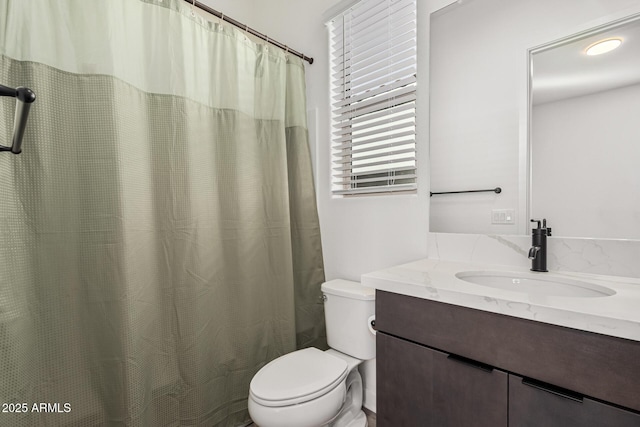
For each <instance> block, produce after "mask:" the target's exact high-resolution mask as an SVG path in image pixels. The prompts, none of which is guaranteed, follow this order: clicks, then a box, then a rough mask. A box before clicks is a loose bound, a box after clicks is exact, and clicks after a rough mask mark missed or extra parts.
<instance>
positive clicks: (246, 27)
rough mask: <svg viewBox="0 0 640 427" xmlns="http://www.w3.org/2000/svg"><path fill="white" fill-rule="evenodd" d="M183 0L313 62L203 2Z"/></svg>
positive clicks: (302, 54) (310, 60)
mask: <svg viewBox="0 0 640 427" xmlns="http://www.w3.org/2000/svg"><path fill="white" fill-rule="evenodd" d="M184 1H186V2H187V3H189V4H191V5H193V6H195V7H197V8H198V9H202V10H204V11H205V12H207V13H210V14H211V15H214V16H216V17H218V18H220V19H222V20H223V21H227V22H228V23H230V24H231V25H235V26H236V27H238V28H241V29H242V30H244V31H246V32H248V33H250V34H253V35H254V36H256V37H258V38H260V39H262V40H265V41H266V42H267V43H271V44H272V45H274V46H278V47H279V48H280V49H284V50H286V51H287V52H289V53H290V54H292V55H295V56H297V57H298V58H302V59H304V60H305V61H307V62H308V63H309V64H313V58H311V57H309V56H306V55H305V54H304V53H300V52H298V51H295V50H293V49H291V48H289V46H287V45H284V44H282V43H280V42H278V41H275V40H272V39H270V38H269V37H267V36H266V35H265V34H262V33H259V32H258V31H256V30H254V29H253V28H251V27H249V26H248V25H245V24H243V23H241V22H238V21H236V20H235V19H233V18H229V17H228V16H227V15H225V14H223V13H222V12H218V11H217V10H215V9H212V8H210V7H209V6H207V5H205V4H202V3H200V2H199V1H194V0H184Z"/></svg>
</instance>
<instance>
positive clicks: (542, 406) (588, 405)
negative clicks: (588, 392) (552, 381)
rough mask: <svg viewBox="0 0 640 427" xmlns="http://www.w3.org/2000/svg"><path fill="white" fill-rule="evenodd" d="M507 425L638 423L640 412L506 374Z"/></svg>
mask: <svg viewBox="0 0 640 427" xmlns="http://www.w3.org/2000/svg"><path fill="white" fill-rule="evenodd" d="M509 425H511V426H518V427H574V426H575V427H581V426H585V427H587V426H589V427H591V426H593V427H600V426H602V427H609V426H611V427H613V426H615V427H640V415H638V414H636V413H633V412H630V411H626V410H624V409H620V408H617V407H614V406H611V405H607V404H605V403H602V402H598V401H595V400H592V399H589V398H587V397H583V396H581V395H579V394H577V393H573V392H571V391H568V390H563V389H559V388H557V387H554V386H552V385H549V384H544V383H540V382H537V381H533V380H529V379H523V378H522V377H519V376H517V375H509Z"/></svg>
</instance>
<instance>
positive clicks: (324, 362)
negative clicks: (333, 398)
mask: <svg viewBox="0 0 640 427" xmlns="http://www.w3.org/2000/svg"><path fill="white" fill-rule="evenodd" d="M348 373H349V367H348V364H347V362H346V361H344V360H342V359H340V358H338V357H335V356H332V355H331V354H327V353H326V352H324V351H321V350H318V349H317V348H313V347H311V348H305V349H303V350H298V351H294V352H293V353H289V354H286V355H284V356H281V357H279V358H277V359H275V360H273V361H271V362H270V363H268V364H267V365H266V366H264V367H263V368H262V369H260V371H258V373H257V374H256V375H255V376H254V377H253V379H252V380H251V385H250V386H249V394H250V395H251V398H252V399H253V400H254V401H255V402H256V403H259V404H260V405H263V406H269V407H282V406H289V405H296V404H300V403H304V402H308V401H310V400H313V399H316V398H317V397H319V396H322V395H324V394H327V393H329V392H330V391H331V390H333V389H334V388H335V387H337V386H338V385H340V384H341V383H342V382H343V381H344V379H345V378H346V376H347V374H348Z"/></svg>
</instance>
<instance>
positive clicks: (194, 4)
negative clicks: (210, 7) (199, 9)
mask: <svg viewBox="0 0 640 427" xmlns="http://www.w3.org/2000/svg"><path fill="white" fill-rule="evenodd" d="M195 7H196V0H193V3H192V4H191V16H193V17H194V18H195V16H196V9H195Z"/></svg>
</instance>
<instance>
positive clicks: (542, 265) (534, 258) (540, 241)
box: [529, 218, 551, 272]
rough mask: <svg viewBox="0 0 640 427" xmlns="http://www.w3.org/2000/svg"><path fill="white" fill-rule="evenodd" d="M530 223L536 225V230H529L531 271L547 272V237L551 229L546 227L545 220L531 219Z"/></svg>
mask: <svg viewBox="0 0 640 427" xmlns="http://www.w3.org/2000/svg"><path fill="white" fill-rule="evenodd" d="M531 222H537V223H538V228H534V229H532V230H531V249H529V259H530V260H531V271H540V272H543V271H549V270H547V237H550V236H551V227H547V220H546V219H545V218H543V219H542V221H540V220H539V219H532V220H531Z"/></svg>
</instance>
